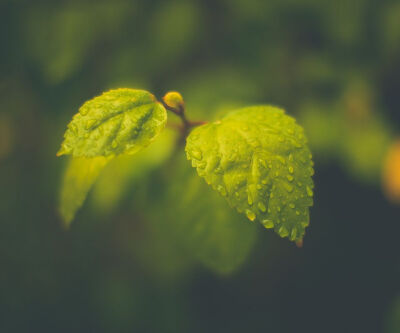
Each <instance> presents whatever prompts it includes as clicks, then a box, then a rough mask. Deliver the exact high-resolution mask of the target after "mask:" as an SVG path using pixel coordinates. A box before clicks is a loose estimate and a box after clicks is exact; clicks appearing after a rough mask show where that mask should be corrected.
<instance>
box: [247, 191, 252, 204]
mask: <svg viewBox="0 0 400 333" xmlns="http://www.w3.org/2000/svg"><path fill="white" fill-rule="evenodd" d="M247 203H248V204H249V205H250V206H252V205H253V198H252V196H251V194H250V193H248V194H247Z"/></svg>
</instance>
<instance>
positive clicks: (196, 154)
mask: <svg viewBox="0 0 400 333" xmlns="http://www.w3.org/2000/svg"><path fill="white" fill-rule="evenodd" d="M191 155H192V157H194V158H195V159H196V160H201V159H202V158H203V154H202V152H201V151H200V150H193V151H192V154H191Z"/></svg>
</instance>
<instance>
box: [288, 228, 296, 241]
mask: <svg viewBox="0 0 400 333" xmlns="http://www.w3.org/2000/svg"><path fill="white" fill-rule="evenodd" d="M296 236H297V229H296V228H293V229H292V232H291V233H290V240H292V241H294V240H295V239H296Z"/></svg>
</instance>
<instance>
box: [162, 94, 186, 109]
mask: <svg viewBox="0 0 400 333" xmlns="http://www.w3.org/2000/svg"><path fill="white" fill-rule="evenodd" d="M163 101H164V103H165V104H166V105H167V106H168V107H170V108H171V109H174V110H175V111H177V112H182V110H183V109H184V102H183V98H182V95H181V94H180V93H178V92H176V91H170V92H168V93H166V94H165V96H164V97H163Z"/></svg>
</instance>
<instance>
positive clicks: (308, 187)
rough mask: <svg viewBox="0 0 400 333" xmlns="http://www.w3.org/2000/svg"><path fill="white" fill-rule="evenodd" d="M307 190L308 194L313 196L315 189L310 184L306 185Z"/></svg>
mask: <svg viewBox="0 0 400 333" xmlns="http://www.w3.org/2000/svg"><path fill="white" fill-rule="evenodd" d="M306 191H307V195H308V196H309V197H312V196H313V194H314V193H313V190H312V189H311V187H310V186H306Z"/></svg>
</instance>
